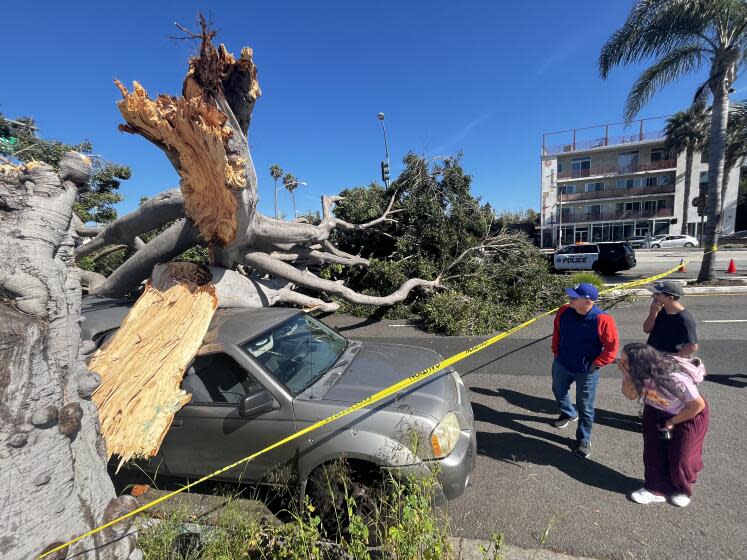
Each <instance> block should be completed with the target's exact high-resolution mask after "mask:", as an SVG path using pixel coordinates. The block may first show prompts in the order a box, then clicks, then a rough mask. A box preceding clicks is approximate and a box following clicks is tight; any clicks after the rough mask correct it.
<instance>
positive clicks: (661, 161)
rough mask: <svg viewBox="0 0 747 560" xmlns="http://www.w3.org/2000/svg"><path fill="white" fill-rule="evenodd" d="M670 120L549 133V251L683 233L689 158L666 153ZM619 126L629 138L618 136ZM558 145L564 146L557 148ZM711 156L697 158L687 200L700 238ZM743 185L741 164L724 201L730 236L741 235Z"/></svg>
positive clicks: (544, 198)
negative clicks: (701, 197)
mask: <svg viewBox="0 0 747 560" xmlns="http://www.w3.org/2000/svg"><path fill="white" fill-rule="evenodd" d="M664 123H665V117H662V118H657V119H644V120H641V121H635V122H634V123H632V124H628V125H627V126H626V125H624V124H623V123H615V124H606V125H601V126H597V127H589V128H583V129H572V130H566V131H561V132H551V133H547V134H545V135H544V136H543V146H542V156H541V158H540V159H541V195H540V196H541V200H540V219H541V228H542V236H541V246H542V247H555V246H557V245H558V244H559V239H558V236H559V235H562V239H561V240H560V241H561V243H560V244H563V245H565V244H570V243H577V242H585V241H619V240H623V239H626V238H628V237H632V236H638V235H642V236H643V235H646V234H649V235H651V236H654V235H658V234H663V233H671V234H679V233H680V232H681V229H682V222H683V214H684V208H683V204H684V203H685V200H684V191H685V187H684V185H685V154H684V153H682V154H680V155H679V156H678V157H676V158H675V157H674V156H670V155H669V154H667V153H666V151H665V149H664V133H663V128H664ZM623 127H625V128H623ZM615 129H622V132H624V133H623V134H621V135H615V136H611V135H610V131H611V130H612V131H614V130H615ZM649 129H651V130H649ZM558 140H560V142H561V143H557V144H554V143H553V142H558ZM706 157H707V154H703V155H702V157H701V154H699V153H698V154H696V155H695V158H694V162H693V170H692V180H691V191H690V199H691V200H689V201H687V204H688V205H689V206H688V216H687V233H688V234H690V235H694V236H698V235H699V234H700V231H701V217H700V216H698V212H697V208H694V207H693V206H692V199H693V198H694V197H697V196H698V194H699V190H700V189H703V188H706V187H707V182H708V163H707V161H706V162H704V161H702V158H706ZM738 188H739V166H735V168H734V169H733V170H732V171H731V173H730V174H729V181H728V185H727V188H726V196H725V197H724V202H723V207H724V217H723V223H722V225H723V233H724V234H729V233H732V232H733V231H734V224H735V219H736V208H737V191H738ZM561 207H562V211H561ZM561 214H562V216H561Z"/></svg>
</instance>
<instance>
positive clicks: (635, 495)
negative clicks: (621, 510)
mask: <svg viewBox="0 0 747 560" xmlns="http://www.w3.org/2000/svg"><path fill="white" fill-rule="evenodd" d="M630 499H631V500H633V501H634V502H635V503H637V504H644V505H646V504H655V503H658V502H666V501H667V499H666V498H665V497H664V496H661V495H659V494H654V493H653V492H649V491H648V490H646V489H645V488H641V489H640V490H636V491H635V492H631V493H630Z"/></svg>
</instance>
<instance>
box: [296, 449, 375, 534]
mask: <svg viewBox="0 0 747 560" xmlns="http://www.w3.org/2000/svg"><path fill="white" fill-rule="evenodd" d="M382 488H383V484H381V473H380V472H379V469H378V468H376V466H375V465H372V464H370V463H365V462H363V461H357V462H353V461H345V460H337V461H331V462H329V463H325V464H324V465H320V466H319V467H317V468H316V469H314V471H313V472H312V473H311V475H310V476H309V480H308V481H307V483H306V495H307V496H308V498H309V501H310V502H311V505H312V506H314V508H315V511H314V513H315V515H318V516H319V518H320V519H321V524H322V530H323V531H324V533H325V534H326V536H327V537H328V538H330V539H332V540H335V541H337V540H340V539H341V538H344V537H346V536H347V535H348V534H349V529H350V519H351V518H350V516H349V512H351V513H353V514H356V515H358V516H359V517H360V518H361V520H362V521H363V523H364V524H365V525H366V526H367V527H368V528H369V546H376V545H377V543H378V541H379V538H378V531H377V530H376V522H377V520H378V518H379V516H378V515H377V513H378V512H377V508H378V504H379V503H380V501H381V498H382V496H381V491H382ZM349 502H350V504H351V506H352V507H350V510H349V509H348V503H349Z"/></svg>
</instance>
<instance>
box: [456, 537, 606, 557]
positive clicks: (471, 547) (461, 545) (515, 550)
mask: <svg viewBox="0 0 747 560" xmlns="http://www.w3.org/2000/svg"><path fill="white" fill-rule="evenodd" d="M451 541H452V544H453V546H454V558H455V559H456V560H493V559H494V558H500V559H501V560H593V559H591V558H588V557H586V556H569V555H568V554H563V553H562V552H553V551H552V550H547V549H545V548H531V549H530V548H519V547H518V546H512V545H510V544H503V545H502V546H501V548H500V550H499V551H498V554H497V555H496V554H494V553H495V549H494V548H493V546H492V545H491V543H490V541H482V540H477V539H465V538H456V537H452V539H451ZM480 547H483V548H484V550H485V552H483V550H481V548H480Z"/></svg>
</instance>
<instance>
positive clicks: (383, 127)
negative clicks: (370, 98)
mask: <svg viewBox="0 0 747 560" xmlns="http://www.w3.org/2000/svg"><path fill="white" fill-rule="evenodd" d="M376 118H378V119H379V120H380V121H381V131H382V132H383V133H384V154H385V155H386V170H387V173H386V175H385V177H383V180H384V183H385V184H386V188H387V189H389V142H387V139H386V125H385V124H384V113H379V114H378V115H376ZM383 168H384V166H383V165H382V170H383Z"/></svg>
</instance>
